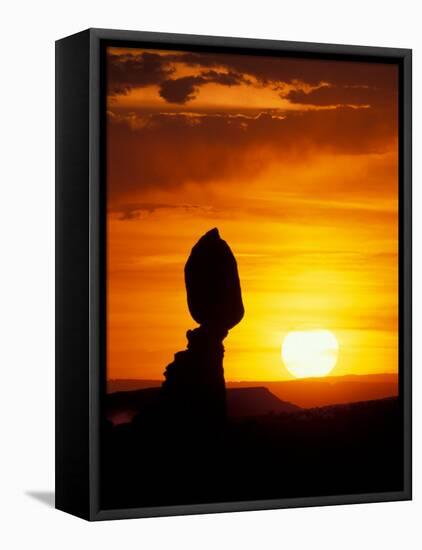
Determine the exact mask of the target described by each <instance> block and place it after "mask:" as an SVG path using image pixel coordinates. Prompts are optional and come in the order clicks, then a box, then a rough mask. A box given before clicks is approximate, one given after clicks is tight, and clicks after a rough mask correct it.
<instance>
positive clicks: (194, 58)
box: [161, 52, 398, 89]
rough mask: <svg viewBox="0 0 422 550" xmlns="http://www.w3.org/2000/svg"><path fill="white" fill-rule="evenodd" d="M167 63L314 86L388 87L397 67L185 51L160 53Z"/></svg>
mask: <svg viewBox="0 0 422 550" xmlns="http://www.w3.org/2000/svg"><path fill="white" fill-rule="evenodd" d="M161 56H162V61H163V62H167V63H174V62H179V63H184V64H186V65H188V66H191V67H201V68H223V67H224V68H225V69H226V70H228V71H233V72H235V73H239V74H243V75H251V76H254V77H255V78H256V79H257V80H258V81H260V82H261V83H263V84H270V83H278V82H285V83H292V82H305V83H307V84H310V85H312V86H316V85H318V84H320V83H321V82H328V83H332V84H336V85H338V86H347V85H363V86H369V87H377V88H380V89H387V88H388V89H391V88H393V87H395V86H396V84H397V77H398V67H397V65H394V64H388V63H362V62H356V61H331V60H322V59H305V58H293V57H283V56H277V55H274V56H264V55H262V56H261V55H240V54H239V55H234V54H218V53H197V52H185V53H181V54H161Z"/></svg>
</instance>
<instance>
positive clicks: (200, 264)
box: [161, 229, 244, 432]
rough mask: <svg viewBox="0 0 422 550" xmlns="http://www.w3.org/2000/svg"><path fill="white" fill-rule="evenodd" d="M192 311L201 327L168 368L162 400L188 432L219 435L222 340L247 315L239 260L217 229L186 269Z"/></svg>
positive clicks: (223, 393) (200, 243) (223, 410)
mask: <svg viewBox="0 0 422 550" xmlns="http://www.w3.org/2000/svg"><path fill="white" fill-rule="evenodd" d="M185 284H186V291H187V301H188V307H189V311H190V313H191V315H192V317H193V319H194V320H195V321H196V322H197V323H198V324H199V325H200V326H199V327H198V328H196V329H193V330H188V332H187V334H186V336H187V339H188V347H187V349H186V350H185V351H180V352H178V353H176V354H175V356H174V361H173V362H172V363H171V364H170V365H168V367H167V369H166V371H165V373H164V377H165V381H164V382H163V385H162V390H161V395H162V399H163V401H164V403H165V408H166V411H167V416H168V417H170V418H171V420H172V422H173V423H175V424H177V425H179V426H183V427H185V428H186V427H189V426H201V429H205V430H206V431H208V432H209V431H210V430H213V429H214V430H218V429H219V428H221V427H222V425H224V422H225V418H226V391H225V381H224V369H223V356H224V347H223V340H224V338H225V337H226V336H227V334H228V331H229V329H231V328H232V327H234V326H235V325H236V324H237V323H239V322H240V321H241V319H242V317H243V315H244V308H243V303H242V294H241V289H240V282H239V275H238V271H237V264H236V259H235V257H234V255H233V253H232V251H231V250H230V247H229V246H228V244H227V243H226V242H225V241H223V240H222V239H221V237H220V235H219V233H218V230H217V229H212V230H211V231H208V233H206V234H205V235H203V237H201V238H200V239H199V241H198V242H197V243H196V245H195V246H194V247H193V249H192V252H191V254H190V256H189V258H188V261H187V263H186V266H185Z"/></svg>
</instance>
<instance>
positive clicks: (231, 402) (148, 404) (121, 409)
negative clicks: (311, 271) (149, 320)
mask: <svg viewBox="0 0 422 550" xmlns="http://www.w3.org/2000/svg"><path fill="white" fill-rule="evenodd" d="M159 398H160V388H159V387H151V388H145V389H141V390H132V391H119V392H116V393H111V394H109V395H108V396H107V417H108V420H110V421H111V422H113V424H116V425H117V424H123V423H127V422H131V421H132V419H133V417H135V416H136V415H141V417H142V416H144V417H145V416H146V415H147V414H148V412H149V411H150V410H152V411H154V405H155V403H156V402H157V401H158V400H159ZM226 400H227V415H228V417H229V418H245V417H256V416H264V415H267V414H281V413H293V412H297V411H299V410H301V408H300V407H298V406H297V405H294V404H293V403H289V402H287V401H282V400H281V399H279V398H278V397H276V396H275V395H274V394H272V393H271V392H270V391H269V390H268V389H267V388H264V387H251V388H228V389H227V390H226Z"/></svg>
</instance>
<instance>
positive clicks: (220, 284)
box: [185, 228, 244, 330]
mask: <svg viewBox="0 0 422 550" xmlns="http://www.w3.org/2000/svg"><path fill="white" fill-rule="evenodd" d="M185 283H186V291H187V298H188V306H189V311H190V313H191V315H192V317H193V319H194V320H195V321H196V322H197V323H198V324H200V325H204V326H215V327H216V328H217V327H219V328H221V329H222V330H229V329H231V328H232V327H234V326H235V325H237V324H238V323H239V322H240V321H241V320H242V317H243V314H244V308H243V303H242V293H241V290H240V281H239V275H238V272H237V264H236V260H235V257H234V256H233V253H232V251H231V250H230V247H229V245H228V244H227V243H226V242H225V241H223V239H221V237H220V235H219V233H218V229H217V228H214V229H211V231H208V233H205V235H204V236H203V237H201V238H200V239H199V241H198V242H197V243H196V245H195V246H194V247H193V248H192V252H191V254H190V256H189V258H188V261H187V262H186V266H185Z"/></svg>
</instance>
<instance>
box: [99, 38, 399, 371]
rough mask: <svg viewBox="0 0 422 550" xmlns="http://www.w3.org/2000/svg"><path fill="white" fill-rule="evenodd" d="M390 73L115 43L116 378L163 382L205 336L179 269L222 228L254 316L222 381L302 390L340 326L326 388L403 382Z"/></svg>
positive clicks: (112, 262)
mask: <svg viewBox="0 0 422 550" xmlns="http://www.w3.org/2000/svg"><path fill="white" fill-rule="evenodd" d="M397 94H398V70H397V66H396V65H388V64H378V63H371V64H369V63H360V62H359V63H358V62H351V61H328V60H318V59H313V60H310V59H299V58H296V59H295V58H288V57H261V56H250V55H247V56H245V55H233V54H221V53H203V52H183V51H161V50H140V49H133V48H124V49H123V48H108V51H107V195H108V199H107V201H108V214H107V218H108V230H107V250H108V252H107V254H108V260H107V261H108V291H107V308H108V311H107V319H108V321H107V323H108V335H107V375H108V378H109V379H111V378H145V379H146V378H147V379H161V378H162V376H163V371H164V369H165V367H166V366H167V365H168V364H169V363H170V362H171V361H172V359H173V355H174V353H175V352H177V351H180V350H183V349H185V347H186V337H185V333H186V330H187V329H189V328H193V327H195V326H196V324H195V322H194V321H193V320H192V318H191V316H190V314H189V311H188V308H187V303H186V292H185V286H184V274H183V268H184V264H185V262H186V260H187V258H188V255H189V253H190V250H191V248H192V246H193V245H194V244H195V242H196V241H197V240H198V239H199V237H200V236H201V235H203V234H204V233H205V232H206V231H208V230H209V229H211V228H213V227H218V229H219V231H220V235H221V236H222V238H223V239H225V240H226V241H227V242H228V244H229V245H230V247H231V249H232V250H233V253H234V254H235V256H236V259H237V262H238V268H239V275H240V280H241V286H242V293H243V301H244V305H245V317H244V319H243V320H242V322H241V323H240V324H239V325H238V326H236V327H235V328H234V329H233V330H231V331H230V333H229V336H228V337H227V338H226V340H225V348H226V355H225V360H224V368H225V374H226V380H282V379H287V378H291V375H290V374H289V372H288V371H287V370H286V368H285V366H284V365H283V363H282V360H281V351H280V348H281V343H282V341H283V338H284V336H285V335H286V334H287V333H288V332H289V331H292V330H306V329H328V330H330V331H332V332H333V333H334V334H335V336H336V338H337V340H338V342H339V357H338V362H337V365H336V366H335V368H334V369H333V371H332V372H331V375H333V376H334V375H335V376H338V375H343V374H363V373H382V372H397V369H398V352H397V348H398V334H397V329H398V135H397V133H398V131H397V116H398V115H397V101H398V98H397Z"/></svg>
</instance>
